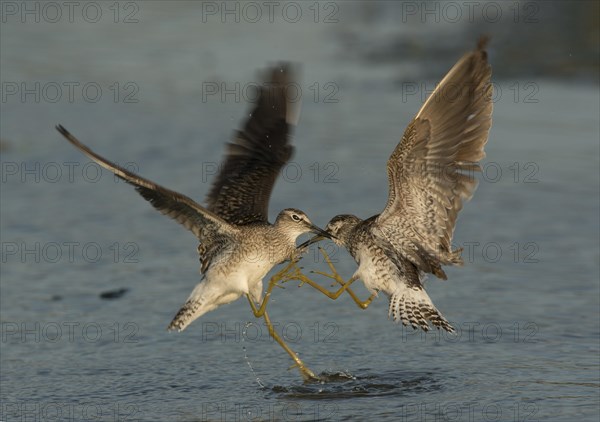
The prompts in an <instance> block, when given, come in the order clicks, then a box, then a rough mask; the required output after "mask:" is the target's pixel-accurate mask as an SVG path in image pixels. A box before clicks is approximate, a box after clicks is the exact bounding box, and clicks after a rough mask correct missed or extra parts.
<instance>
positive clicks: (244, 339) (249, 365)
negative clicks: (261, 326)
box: [242, 322, 267, 388]
mask: <svg viewBox="0 0 600 422" xmlns="http://www.w3.org/2000/svg"><path fill="white" fill-rule="evenodd" d="M250 325H252V323H251V322H247V323H246V325H245V326H244V331H242V343H243V342H245V341H246V332H247V330H248V327H249V326H250ZM242 350H243V351H244V360H245V361H246V364H247V365H248V368H250V371H251V372H252V374H253V375H254V377H255V379H256V382H257V383H258V385H259V386H260V388H267V387H266V386H265V384H263V382H262V381H261V380H260V377H259V376H258V374H257V373H256V371H255V370H254V367H253V366H252V363H251V362H250V358H248V351H247V349H246V346H242Z"/></svg>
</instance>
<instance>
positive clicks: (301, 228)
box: [275, 208, 331, 240]
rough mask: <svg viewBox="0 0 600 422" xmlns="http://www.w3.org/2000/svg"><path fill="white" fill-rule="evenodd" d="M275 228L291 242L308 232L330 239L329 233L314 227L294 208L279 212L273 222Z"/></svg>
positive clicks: (304, 215) (302, 213)
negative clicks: (281, 231)
mask: <svg viewBox="0 0 600 422" xmlns="http://www.w3.org/2000/svg"><path fill="white" fill-rule="evenodd" d="M275 226H277V227H278V228H280V229H282V230H283V231H284V232H285V233H286V234H287V235H288V236H289V237H290V238H292V239H293V240H296V238H297V237H298V236H300V235H301V234H304V233H309V232H312V233H315V234H317V235H319V236H323V237H326V238H328V239H331V235H330V234H329V233H327V232H326V231H325V230H323V229H321V228H320V227H317V226H315V225H314V224H313V223H311V221H310V220H309V218H308V217H307V215H306V214H304V212H302V211H300V210H298V209H295V208H286V209H284V210H283V211H281V212H280V213H279V215H278V216H277V219H276V220H275Z"/></svg>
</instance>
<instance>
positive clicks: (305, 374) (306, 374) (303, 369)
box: [246, 286, 319, 381]
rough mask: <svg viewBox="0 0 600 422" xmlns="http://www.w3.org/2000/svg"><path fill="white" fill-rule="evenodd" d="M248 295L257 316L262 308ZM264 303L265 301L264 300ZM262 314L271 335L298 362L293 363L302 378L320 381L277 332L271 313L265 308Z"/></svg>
mask: <svg viewBox="0 0 600 422" xmlns="http://www.w3.org/2000/svg"><path fill="white" fill-rule="evenodd" d="M269 287H271V286H269ZM246 296H247V298H248V302H250V307H251V308H252V312H254V315H255V316H256V315H258V314H259V311H260V310H259V309H257V308H256V305H255V304H254V302H253V301H252V299H251V298H250V296H249V295H246ZM265 299H266V298H265ZM263 304H264V301H263ZM260 316H262V317H263V318H264V320H265V324H266V325H267V330H268V331H269V335H270V336H271V337H272V338H273V339H274V340H275V341H276V342H277V343H279V345H280V346H281V347H282V348H283V350H285V351H286V352H287V354H288V355H290V357H291V358H292V359H293V360H294V362H296V364H295V365H293V366H292V368H293V367H294V366H295V367H297V368H298V370H299V371H300V375H302V378H303V379H304V381H318V380H319V377H317V376H316V375H315V373H314V372H313V371H311V370H310V369H309V368H308V367H307V366H306V365H305V364H304V362H302V361H301V360H300V358H299V357H298V355H296V353H295V352H294V351H293V350H292V349H291V348H290V347H289V346H288V345H287V344H286V343H285V342H284V341H283V339H282V338H281V337H279V334H277V332H276V331H275V329H274V328H273V324H272V323H271V319H270V318H269V314H267V312H266V310H264V309H263V310H262V312H260Z"/></svg>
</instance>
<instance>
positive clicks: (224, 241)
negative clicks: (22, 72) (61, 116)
mask: <svg viewBox="0 0 600 422" xmlns="http://www.w3.org/2000/svg"><path fill="white" fill-rule="evenodd" d="M295 73H296V67H295V65H292V64H291V63H279V64H276V65H273V66H271V67H270V68H269V69H268V70H267V71H266V74H267V75H266V77H265V83H263V84H262V85H260V86H259V87H258V98H257V100H256V103H255V105H254V107H253V108H252V110H251V113H250V114H249V117H248V118H247V120H246V121H245V123H244V126H243V128H242V129H241V130H239V131H236V132H235V134H234V137H233V141H232V142H229V143H227V145H226V154H225V159H224V163H223V166H222V167H221V170H220V172H219V173H218V175H217V176H216V178H215V180H214V183H213V185H212V188H211V189H210V191H209V193H208V195H207V197H206V203H207V206H206V207H203V206H201V205H200V204H198V203H197V202H195V201H194V200H193V199H191V198H189V197H188V196H185V195H183V194H181V193H178V192H175V191H173V190H170V189H167V188H165V187H163V186H161V185H159V184H157V183H154V182H152V181H150V180H148V179H146V178H143V177H141V176H138V175H137V174H135V173H133V172H131V171H129V170H127V169H125V168H123V167H120V166H118V165H117V164H115V163H113V162H111V161H109V160H107V159H105V158H103V157H102V156H100V155H99V154H97V153H95V152H94V151H92V150H91V149H90V148H88V147H87V146H86V145H84V144H83V143H81V142H80V141H79V140H78V139H77V138H76V137H75V136H73V135H72V134H71V133H70V132H69V131H67V129H65V128H64V127H63V126H61V125H58V126H57V127H56V129H57V130H58V131H59V132H60V133H61V134H62V135H63V136H64V137H65V138H66V139H67V140H68V141H69V142H70V143H71V144H73V145H74V146H75V147H76V148H77V149H78V150H80V151H81V152H82V153H83V154H85V155H86V156H87V157H89V158H90V159H92V160H93V161H95V162H96V163H98V164H99V165H101V166H102V167H104V168H105V169H107V170H109V171H111V172H112V173H114V174H115V175H116V176H117V177H119V178H121V179H123V180H124V181H125V182H127V183H128V184H130V185H133V186H134V188H135V190H136V191H137V192H138V193H139V194H140V195H141V196H142V197H143V198H144V199H146V200H147V201H149V202H150V204H151V205H152V206H153V207H154V208H156V209H157V210H158V211H160V212H161V213H162V214H164V215H166V216H167V217H170V218H172V219H174V220H175V221H177V222H178V223H179V224H181V225H183V226H184V227H185V228H186V229H188V230H190V231H191V232H192V233H193V234H194V235H195V236H196V237H197V238H198V240H199V246H198V254H199V257H200V262H201V267H200V272H201V274H202V278H201V281H200V282H199V283H198V284H197V285H196V287H195V288H194V289H193V291H192V293H191V294H190V295H189V297H188V298H187V300H186V301H185V303H184V304H183V306H182V307H181V309H179V311H178V312H177V313H176V315H175V317H174V318H173V320H172V321H171V323H170V324H169V326H168V330H176V331H183V330H184V329H185V328H186V327H188V326H189V325H190V324H191V323H192V322H193V321H194V320H196V319H197V318H199V317H200V316H202V315H204V314H205V313H207V312H209V311H212V310H214V309H216V308H217V307H219V306H221V305H224V304H227V303H230V302H233V301H235V300H237V299H239V298H240V297H242V296H246V297H247V299H248V301H249V303H250V306H251V308H252V311H253V313H254V315H255V316H256V317H261V316H262V317H263V318H264V319H265V322H266V324H267V328H268V331H269V334H270V335H271V336H272V337H273V338H274V339H275V340H276V341H277V342H278V343H279V344H280V345H281V346H282V347H283V348H284V350H285V351H286V352H287V353H288V354H289V355H290V356H291V357H292V359H293V360H294V361H295V362H296V366H297V367H298V368H299V370H300V373H301V375H302V376H303V377H304V378H305V379H306V380H311V379H316V378H317V377H316V376H315V374H314V373H313V372H312V371H311V370H310V369H309V368H308V367H306V365H304V363H303V362H302V361H301V360H300V359H299V358H298V356H297V355H296V353H294V352H293V351H292V350H291V349H290V348H289V347H288V346H287V345H286V344H285V342H284V341H283V340H282V339H281V338H280V337H279V335H277V333H276V332H275V330H274V329H273V326H272V323H271V321H270V319H269V316H268V313H267V312H266V305H267V302H268V299H269V297H270V295H271V290H272V288H273V287H274V286H275V285H276V284H277V281H278V279H280V278H282V277H283V275H284V274H285V271H286V270H287V269H288V268H290V265H291V264H292V263H293V262H294V259H295V257H296V238H297V237H298V236H300V235H302V234H304V233H309V232H311V233H313V234H320V235H322V236H325V237H328V238H330V237H331V235H330V234H329V233H327V232H325V231H324V230H323V229H321V228H319V227H318V226H316V225H314V224H313V223H312V222H311V221H310V219H309V218H308V217H307V215H306V214H305V213H304V212H303V211H301V210H298V209H295V208H286V209H284V210H282V211H281V212H280V213H279V215H278V216H277V218H276V219H275V222H274V223H273V224H271V223H269V221H268V205H269V198H270V196H271V192H272V190H273V186H274V184H275V181H276V179H277V176H278V174H279V172H280V171H281V169H282V167H283V166H284V165H285V164H286V163H287V162H288V161H289V160H290V158H291V156H292V153H293V146H292V145H291V144H290V142H291V136H292V132H293V128H294V127H295V125H296V123H297V120H298V114H299V104H298V102H299V100H298V98H297V97H293V96H292V95H290V94H289V92H290V90H289V86H290V85H291V84H293V83H294V77H295ZM287 260H290V264H288V266H286V267H285V268H284V269H282V270H281V271H280V272H279V273H277V274H275V275H274V276H273V277H272V278H271V280H270V283H269V288H268V289H267V292H266V296H265V298H264V300H262V290H263V282H262V279H263V278H264V277H265V276H266V275H267V273H268V272H269V271H270V270H271V269H272V268H273V267H274V266H276V265H277V264H280V263H282V262H285V261H287ZM261 300H262V303H261V305H260V306H257V304H258V303H260V302H261Z"/></svg>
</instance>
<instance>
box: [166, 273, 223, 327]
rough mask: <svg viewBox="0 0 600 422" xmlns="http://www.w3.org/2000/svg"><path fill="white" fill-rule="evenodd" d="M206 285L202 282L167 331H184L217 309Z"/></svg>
mask: <svg viewBox="0 0 600 422" xmlns="http://www.w3.org/2000/svg"><path fill="white" fill-rule="evenodd" d="M206 293H207V292H206V284H205V283H203V282H201V283H200V284H198V285H197V286H196V288H195V289H194V290H193V291H192V294H191V295H190V297H188V299H187V300H186V302H185V303H184V305H183V306H182V307H181V308H180V309H179V311H177V314H176V315H175V317H174V318H173V320H172V321H171V323H170V324H169V326H168V327H167V330H169V331H173V330H177V331H183V330H185V328H186V327H187V326H188V325H190V324H191V323H192V322H194V321H195V320H196V319H198V318H199V317H201V316H202V315H204V314H205V313H207V312H210V311H212V310H213V309H215V308H216V307H217V305H216V304H215V303H214V301H213V300H210V298H208V297H207V295H206Z"/></svg>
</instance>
